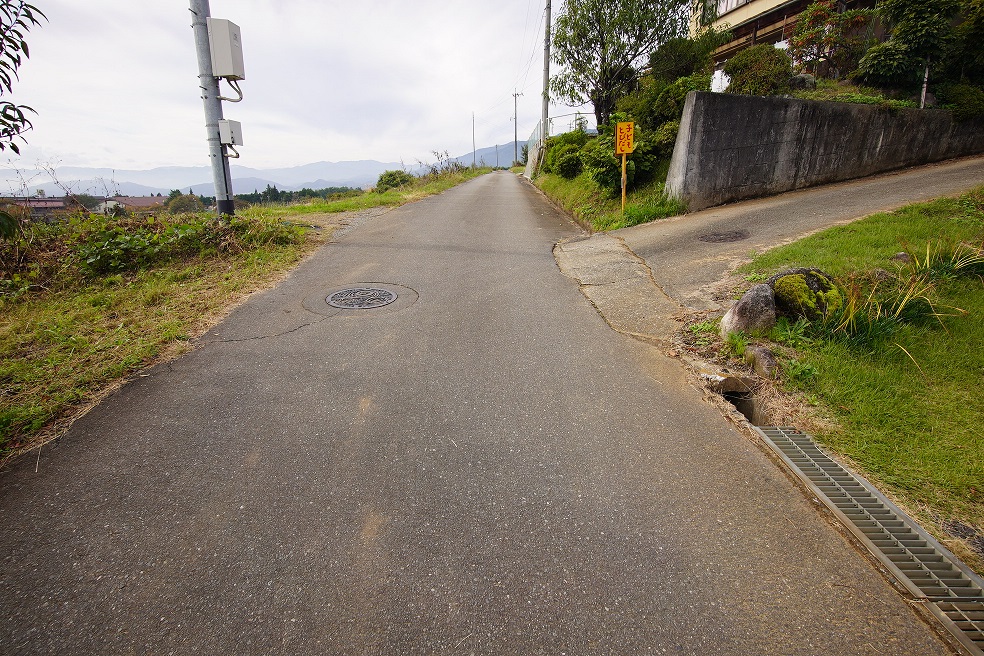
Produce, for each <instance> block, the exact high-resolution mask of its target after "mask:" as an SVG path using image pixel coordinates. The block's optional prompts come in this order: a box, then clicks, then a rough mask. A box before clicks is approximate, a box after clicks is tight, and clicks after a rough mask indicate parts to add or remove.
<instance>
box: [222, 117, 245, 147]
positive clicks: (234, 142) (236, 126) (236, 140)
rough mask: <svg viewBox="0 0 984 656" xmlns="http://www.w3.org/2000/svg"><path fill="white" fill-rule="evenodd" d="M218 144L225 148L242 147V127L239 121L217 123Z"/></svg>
mask: <svg viewBox="0 0 984 656" xmlns="http://www.w3.org/2000/svg"><path fill="white" fill-rule="evenodd" d="M219 143H222V144H225V145H227V146H242V145H243V126H242V124H241V123H240V122H239V121H227V120H225V119H223V120H220V121H219Z"/></svg>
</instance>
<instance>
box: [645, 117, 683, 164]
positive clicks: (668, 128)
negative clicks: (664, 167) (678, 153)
mask: <svg viewBox="0 0 984 656" xmlns="http://www.w3.org/2000/svg"><path fill="white" fill-rule="evenodd" d="M679 131H680V121H679V120H676V121H667V122H666V123H664V124H663V125H661V126H659V129H658V130H656V132H655V134H653V138H652V142H653V145H654V146H655V147H656V148H657V149H658V150H659V154H660V156H661V157H663V158H666V159H669V158H670V157H672V156H673V147H674V146H676V138H677V133H678V132H679Z"/></svg>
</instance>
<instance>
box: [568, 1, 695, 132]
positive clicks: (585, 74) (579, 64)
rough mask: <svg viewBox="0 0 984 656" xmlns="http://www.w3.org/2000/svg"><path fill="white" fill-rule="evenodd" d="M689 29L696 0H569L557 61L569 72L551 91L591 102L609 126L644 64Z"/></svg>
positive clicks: (573, 100)
mask: <svg viewBox="0 0 984 656" xmlns="http://www.w3.org/2000/svg"><path fill="white" fill-rule="evenodd" d="M689 27H690V0H666V1H665V2H660V1H657V0H568V1H567V3H566V4H565V6H564V9H563V11H562V13H561V14H560V15H559V16H558V17H557V21H556V23H555V26H554V32H553V59H554V61H555V62H556V63H557V64H559V65H561V66H562V67H563V71H562V72H561V73H560V74H558V75H556V76H554V77H553V78H552V79H551V80H550V89H551V91H552V92H553V94H554V95H555V96H556V97H557V98H559V99H561V100H564V101H566V102H569V103H571V104H573V105H579V104H582V103H584V102H585V101H590V102H591V103H592V104H593V105H594V108H595V118H596V119H597V121H598V124H599V125H603V124H605V123H607V122H608V119H609V117H610V116H611V112H612V110H613V109H614V107H615V102H616V101H617V100H618V99H619V98H620V97H621V96H622V95H625V93H627V92H628V90H629V89H630V88H631V86H632V84H633V83H634V82H635V79H636V76H637V68H638V66H640V65H641V64H642V63H643V62H644V61H645V60H646V59H647V58H648V57H649V54H650V53H651V52H652V51H653V50H655V49H656V47H657V46H659V45H660V44H662V43H664V42H665V41H668V40H669V39H672V38H675V37H683V36H686V35H687V33H688V32H689Z"/></svg>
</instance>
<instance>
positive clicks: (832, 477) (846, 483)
mask: <svg viewBox="0 0 984 656" xmlns="http://www.w3.org/2000/svg"><path fill="white" fill-rule="evenodd" d="M755 430H756V431H758V433H759V434H760V435H761V436H762V437H763V438H764V439H765V443H766V444H767V445H768V446H769V447H770V448H771V449H772V450H773V451H774V452H775V453H776V455H778V456H779V457H780V458H781V459H782V461H783V463H785V465H786V466H787V467H788V468H789V469H790V470H791V471H792V472H793V473H794V474H795V475H796V476H798V477H799V478H800V480H802V481H803V482H804V483H805V484H806V485H807V486H808V487H809V488H810V490H811V491H812V492H813V493H814V494H815V495H816V496H817V498H818V499H820V501H821V502H822V503H823V504H824V505H825V506H826V507H827V509H828V510H830V511H831V512H832V513H833V514H834V515H835V516H836V517H838V518H839V519H840V521H841V523H843V524H844V526H845V527H846V528H847V529H848V530H849V531H850V532H851V533H852V534H853V535H854V537H855V538H857V539H858V541H860V542H861V544H863V545H864V546H865V547H866V548H867V549H868V551H869V552H871V554H872V555H874V556H875V557H876V558H877V559H878V560H879V561H881V563H882V564H883V565H884V566H885V570H886V571H888V572H890V573H891V574H892V576H894V577H895V578H896V579H897V580H898V581H899V582H900V583H901V584H902V585H903V586H904V587H905V588H906V589H907V590H908V592H909V593H910V594H911V595H912V596H913V598H915V599H919V600H920V601H922V602H924V603H925V604H926V607H927V608H928V609H929V610H930V611H931V612H932V613H933V615H935V616H936V618H937V619H938V620H939V621H940V623H941V624H942V625H943V626H944V627H946V628H947V630H949V631H950V633H951V634H952V635H953V636H954V637H955V638H956V639H957V641H959V642H960V644H962V645H963V646H964V647H965V648H966V649H967V651H969V652H970V653H972V654H978V655H979V656H984V580H982V579H981V577H979V576H977V575H976V574H975V573H974V572H973V571H971V570H970V569H969V568H968V567H967V566H966V565H964V564H963V563H962V562H960V560H959V559H958V558H957V557H956V556H954V555H953V554H952V553H950V551H949V550H947V549H946V547H944V546H943V545H941V544H940V543H939V542H937V541H936V539H935V538H933V537H932V536H931V535H930V534H929V533H927V532H926V531H925V530H924V529H923V528H922V527H921V526H919V524H917V523H916V522H915V520H913V519H912V518H911V517H909V516H908V515H907V514H906V513H904V512H903V511H902V510H901V509H900V508H898V506H896V505H895V504H893V503H892V502H891V501H889V499H888V498H887V497H886V496H885V495H884V494H882V493H881V492H880V491H879V490H878V489H877V488H875V487H874V486H873V485H871V483H869V482H868V481H866V480H865V479H864V478H862V477H860V476H858V475H856V474H854V473H853V472H851V471H849V470H848V469H846V468H845V467H844V466H842V465H841V464H840V463H838V462H836V461H835V460H833V459H832V458H831V457H830V456H829V455H827V454H826V453H824V452H823V450H821V449H820V448H819V447H818V446H817V444H816V443H815V442H814V441H813V438H812V437H811V436H810V435H807V434H806V433H802V432H800V431H798V430H796V429H795V428H791V427H779V426H768V427H765V426H763V427H759V428H756V429H755Z"/></svg>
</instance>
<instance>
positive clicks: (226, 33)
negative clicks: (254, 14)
mask: <svg viewBox="0 0 984 656" xmlns="http://www.w3.org/2000/svg"><path fill="white" fill-rule="evenodd" d="M206 20H207V23H208V43H209V50H211V55H212V75H213V76H215V77H224V78H226V79H228V80H245V79H246V68H245V66H244V65H243V41H242V36H241V35H240V33H239V26H238V25H236V24H235V23H233V22H232V21H228V20H225V19H223V18H211V17H210V18H208V19H206Z"/></svg>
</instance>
